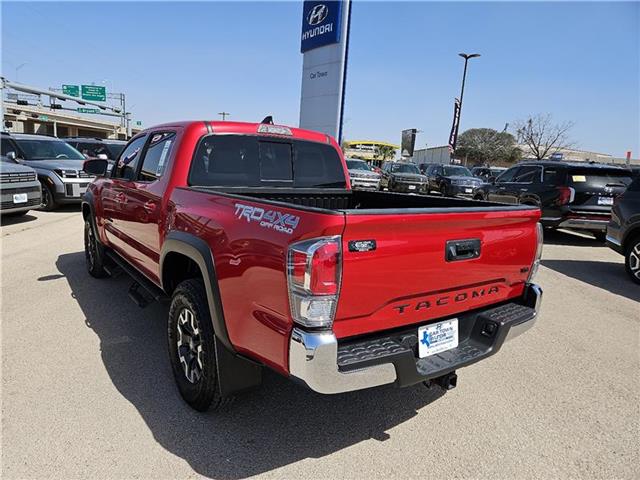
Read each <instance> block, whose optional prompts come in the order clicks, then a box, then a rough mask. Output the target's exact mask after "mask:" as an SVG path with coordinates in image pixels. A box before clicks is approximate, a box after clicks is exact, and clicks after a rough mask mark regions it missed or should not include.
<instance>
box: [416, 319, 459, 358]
mask: <svg viewBox="0 0 640 480" xmlns="http://www.w3.org/2000/svg"><path fill="white" fill-rule="evenodd" d="M457 346H458V319H457V318H453V319H451V320H445V321H443V322H438V323H434V324H432V325H425V326H423V327H418V356H419V357H420V358H424V357H428V356H429V355H434V354H436V353H440V352H444V351H446V350H451V349H452V348H456V347H457Z"/></svg>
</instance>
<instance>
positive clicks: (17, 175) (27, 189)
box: [0, 156, 42, 216]
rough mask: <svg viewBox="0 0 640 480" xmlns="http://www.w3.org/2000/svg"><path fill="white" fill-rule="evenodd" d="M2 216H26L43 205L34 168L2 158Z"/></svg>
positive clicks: (0, 205)
mask: <svg viewBox="0 0 640 480" xmlns="http://www.w3.org/2000/svg"><path fill="white" fill-rule="evenodd" d="M0 196H1V203H0V214H2V215H15V216H18V215H25V214H26V213H27V212H28V211H29V210H32V209H34V208H39V207H40V204H41V203H42V192H41V190H40V182H39V181H38V179H37V178H36V172H35V170H34V169H33V168H30V167H26V166H24V165H20V164H19V163H18V162H17V161H15V160H13V159H11V158H7V157H6V156H0Z"/></svg>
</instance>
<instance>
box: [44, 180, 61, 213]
mask: <svg viewBox="0 0 640 480" xmlns="http://www.w3.org/2000/svg"><path fill="white" fill-rule="evenodd" d="M40 185H42V208H41V210H44V211H45V212H50V211H52V210H55V209H56V208H58V204H57V203H56V200H55V198H54V196H53V192H52V191H51V189H50V188H49V187H48V186H47V185H45V184H44V183H42V182H40Z"/></svg>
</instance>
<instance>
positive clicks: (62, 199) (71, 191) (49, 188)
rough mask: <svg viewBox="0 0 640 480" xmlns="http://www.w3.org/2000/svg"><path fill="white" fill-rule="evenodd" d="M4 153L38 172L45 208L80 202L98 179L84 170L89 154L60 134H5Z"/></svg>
mask: <svg viewBox="0 0 640 480" xmlns="http://www.w3.org/2000/svg"><path fill="white" fill-rule="evenodd" d="M2 155H5V156H6V157H7V158H9V159H12V160H16V161H18V162H19V163H21V164H23V165H27V166H29V167H32V168H33V169H34V170H35V171H36V173H37V175H38V180H40V183H41V185H42V209H43V210H53V209H55V208H56V207H58V206H59V205H61V204H69V203H77V204H79V203H80V201H81V200H82V195H83V194H84V192H85V191H86V190H87V186H88V185H89V184H90V183H91V182H92V181H93V178H94V177H92V176H90V175H88V174H87V173H85V172H84V171H83V170H82V167H83V165H84V161H85V157H84V156H83V155H82V154H81V153H80V152H79V151H77V150H76V149H75V148H73V147H72V146H71V145H69V144H68V143H66V142H63V141H62V140H60V139H58V138H56V137H48V136H46V135H31V134H24V133H11V134H8V133H2Z"/></svg>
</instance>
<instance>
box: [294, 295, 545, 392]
mask: <svg viewBox="0 0 640 480" xmlns="http://www.w3.org/2000/svg"><path fill="white" fill-rule="evenodd" d="M541 298H542V289H541V288H540V287H539V286H537V285H533V284H530V285H527V288H526V290H525V293H524V295H523V296H522V297H521V298H519V299H518V300H517V301H513V302H509V303H505V304H502V305H499V306H497V307H493V308H489V309H486V310H479V311H475V312H467V313H462V314H460V315H458V316H457V317H456V318H458V329H459V332H458V335H459V343H458V346H457V347H456V348H453V349H451V350H447V351H445V352H441V353H438V354H435V355H431V356H429V357H425V358H418V328H417V326H414V327H411V328H409V329H406V328H405V329H402V330H399V331H395V332H393V333H389V332H385V334H378V335H372V336H367V337H366V338H359V339H355V340H347V341H338V340H337V339H336V337H335V335H333V333H332V332H305V331H303V330H300V329H298V328H296V329H294V331H293V333H292V336H291V342H290V348H289V362H290V365H289V369H290V373H291V375H292V376H293V377H295V378H297V379H299V380H301V381H302V382H304V383H305V384H306V385H307V386H308V387H309V388H311V389H312V390H315V391H317V392H319V393H341V392H347V391H352V390H360V389H363V388H369V387H375V386H378V385H384V384H388V383H395V384H396V385H397V386H401V387H404V386H409V385H413V384H415V383H419V382H422V381H425V380H431V379H436V378H439V377H443V376H445V375H448V374H450V373H452V372H454V371H455V370H456V369H458V368H461V367H465V366H467V365H471V364H472V363H475V362H478V361H480V360H482V359H484V358H486V357H489V356H490V355H493V354H494V353H496V352H497V351H498V350H499V349H500V347H502V345H503V344H504V342H505V341H507V340H510V339H513V338H515V337H517V336H518V335H520V334H522V333H524V332H525V331H527V330H528V329H529V328H531V327H532V326H533V325H534V323H535V321H536V320H537V317H538V312H539V309H540V300H541ZM441 320H442V319H438V320H437V321H441Z"/></svg>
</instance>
